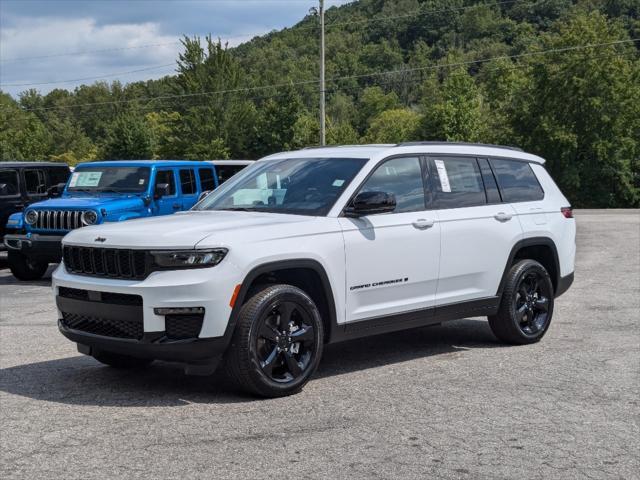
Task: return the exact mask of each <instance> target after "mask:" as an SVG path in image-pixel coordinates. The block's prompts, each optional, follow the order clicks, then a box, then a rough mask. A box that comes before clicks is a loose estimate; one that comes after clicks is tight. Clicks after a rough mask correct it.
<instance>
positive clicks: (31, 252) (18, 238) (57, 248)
mask: <svg viewBox="0 0 640 480" xmlns="http://www.w3.org/2000/svg"><path fill="white" fill-rule="evenodd" d="M62 237H63V235H38V234H37V233H34V234H31V235H16V234H9V233H8V234H6V235H5V236H4V244H5V245H6V247H7V249H8V250H14V251H19V252H21V253H22V254H23V255H26V256H27V257H29V258H33V259H35V260H39V261H43V262H48V263H58V262H60V259H61V258H62Z"/></svg>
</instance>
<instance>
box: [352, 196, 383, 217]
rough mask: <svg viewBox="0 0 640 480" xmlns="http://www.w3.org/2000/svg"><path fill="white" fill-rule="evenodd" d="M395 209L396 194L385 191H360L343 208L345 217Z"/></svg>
mask: <svg viewBox="0 0 640 480" xmlns="http://www.w3.org/2000/svg"><path fill="white" fill-rule="evenodd" d="M395 209H396V196H395V195H394V194H393V193H387V192H360V193H359V194H358V195H356V197H355V198H354V199H353V201H352V202H351V204H350V205H349V206H348V207H347V208H346V209H345V210H344V214H345V216H347V217H362V216H365V215H374V214H376V213H389V212H393V211H394V210H395Z"/></svg>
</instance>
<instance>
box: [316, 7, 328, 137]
mask: <svg viewBox="0 0 640 480" xmlns="http://www.w3.org/2000/svg"><path fill="white" fill-rule="evenodd" d="M319 1H320V9H319V11H318V13H319V16H320V145H321V146H324V145H325V143H326V141H325V138H326V134H325V122H324V103H325V99H324V0H319Z"/></svg>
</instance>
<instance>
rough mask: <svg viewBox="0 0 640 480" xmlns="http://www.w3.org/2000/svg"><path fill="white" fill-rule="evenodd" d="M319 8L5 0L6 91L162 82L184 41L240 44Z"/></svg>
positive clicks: (0, 51) (312, 3) (0, 45)
mask: <svg viewBox="0 0 640 480" xmlns="http://www.w3.org/2000/svg"><path fill="white" fill-rule="evenodd" d="M349 1H350V0H325V4H326V5H327V8H329V7H331V6H334V5H340V4H344V3H349ZM317 5H318V2H317V0H0V89H1V90H2V91H3V92H7V93H10V94H11V95H14V96H17V95H18V94H19V92H21V91H24V90H27V89H29V88H35V89H37V90H39V91H40V92H42V93H47V92H49V91H50V90H52V89H54V88H66V89H70V90H72V89H73V88H75V87H76V86H78V85H80V84H82V83H93V82H95V81H97V80H98V78H96V77H104V78H102V79H103V80H105V81H113V80H120V81H121V82H123V83H127V82H132V81H137V80H147V79H152V78H160V77H162V76H164V75H168V74H171V73H173V72H175V61H176V58H177V55H178V52H179V51H180V45H179V39H180V38H181V37H182V36H183V35H200V36H201V37H204V36H205V35H207V34H209V33H211V34H212V35H213V37H214V38H217V37H219V38H220V39H221V40H222V41H223V43H224V42H228V43H229V45H230V46H235V45H238V44H240V43H242V42H246V41H248V40H250V39H251V38H252V37H254V36H257V35H261V34H264V33H268V32H270V31H272V30H279V29H281V28H283V27H288V26H292V25H293V24H295V23H297V22H298V21H300V20H301V19H302V18H303V17H304V16H305V15H306V14H307V13H308V12H309V9H310V8H312V7H316V6H317ZM70 53H71V54H72V55H69V54H70ZM51 82H56V83H51ZM58 82H59V83H58Z"/></svg>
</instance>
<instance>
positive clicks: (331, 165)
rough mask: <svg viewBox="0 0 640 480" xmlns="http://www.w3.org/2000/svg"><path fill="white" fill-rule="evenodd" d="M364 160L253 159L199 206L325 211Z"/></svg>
mask: <svg viewBox="0 0 640 480" xmlns="http://www.w3.org/2000/svg"><path fill="white" fill-rule="evenodd" d="M366 161H367V160H366V159H364V158H283V159H279V160H264V161H261V162H256V163H255V164H253V165H251V166H249V167H247V168H245V169H243V170H242V172H240V173H239V174H238V175H236V176H234V178H233V179H231V180H229V181H228V182H227V183H225V184H223V185H222V186H221V187H218V188H217V189H216V190H214V191H213V193H212V194H211V195H209V196H208V197H206V198H205V199H204V200H203V201H202V202H201V203H200V204H199V205H198V209H199V210H242V211H257V212H273V213H293V214H299V215H326V214H327V213H328V212H329V210H330V209H331V207H332V206H333V204H334V203H335V202H336V200H337V199H338V196H339V195H340V194H341V193H342V192H343V191H344V189H345V188H346V187H347V186H348V185H349V183H350V182H351V180H352V179H353V177H354V176H355V175H356V173H358V172H359V171H360V169H361V168H362V166H363V165H364V164H365V163H366Z"/></svg>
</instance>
